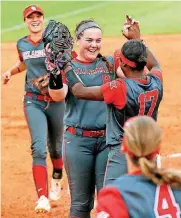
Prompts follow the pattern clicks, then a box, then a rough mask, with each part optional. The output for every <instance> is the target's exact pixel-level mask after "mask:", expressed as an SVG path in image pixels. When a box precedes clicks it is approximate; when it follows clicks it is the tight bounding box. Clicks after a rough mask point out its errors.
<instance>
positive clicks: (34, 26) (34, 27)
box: [25, 12, 44, 33]
mask: <svg viewBox="0 0 181 218" xmlns="http://www.w3.org/2000/svg"><path fill="white" fill-rule="evenodd" d="M43 22H44V17H43V15H42V14H40V13H37V12H34V13H32V14H30V15H29V16H28V17H26V18H25V24H26V26H27V27H28V29H29V30H30V32H32V33H38V32H41V31H42V30H43Z"/></svg>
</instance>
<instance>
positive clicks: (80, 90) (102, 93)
mask: <svg viewBox="0 0 181 218" xmlns="http://www.w3.org/2000/svg"><path fill="white" fill-rule="evenodd" d="M65 75H66V79H67V81H68V83H69V87H70V88H71V89H72V93H73V95H74V96H75V97H77V98H79V99H84V100H94V101H104V102H105V103H106V104H113V105H114V106H115V107H116V108H118V109H122V108H123V107H124V106H125V104H126V83H125V82H124V80H121V79H119V80H113V81H111V82H109V83H105V84H103V85H102V86H92V87H85V85H84V84H83V82H82V81H81V79H80V78H79V77H78V76H77V75H76V74H75V72H74V71H73V69H72V68H71V67H69V68H66V71H65Z"/></svg>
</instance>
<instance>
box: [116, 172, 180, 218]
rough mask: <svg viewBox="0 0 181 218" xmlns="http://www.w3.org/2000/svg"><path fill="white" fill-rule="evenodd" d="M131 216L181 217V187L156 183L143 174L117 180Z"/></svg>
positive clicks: (131, 217) (140, 217)
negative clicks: (175, 187)
mask: <svg viewBox="0 0 181 218" xmlns="http://www.w3.org/2000/svg"><path fill="white" fill-rule="evenodd" d="M114 185H115V186H116V187H117V188H118V190H119V191H120V193H121V196H122V197H123V199H124V201H125V203H126V206H127V210H128V212H129V216H130V218H181V189H173V188H171V187H170V186H167V185H161V186H159V185H156V184H154V183H153V182H152V181H150V180H148V179H147V178H146V177H144V176H142V175H125V176H122V177H120V178H119V179H118V180H116V181H115V183H114Z"/></svg>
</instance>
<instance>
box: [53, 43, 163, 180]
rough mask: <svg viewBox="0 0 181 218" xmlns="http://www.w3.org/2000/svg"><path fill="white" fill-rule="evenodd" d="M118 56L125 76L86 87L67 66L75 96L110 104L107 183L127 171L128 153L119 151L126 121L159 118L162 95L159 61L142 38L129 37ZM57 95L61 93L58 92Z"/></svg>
mask: <svg viewBox="0 0 181 218" xmlns="http://www.w3.org/2000/svg"><path fill="white" fill-rule="evenodd" d="M116 55H117V57H119V58H120V66H121V69H122V71H123V73H124V75H125V76H126V78H124V79H116V80H113V81H112V82H109V83H106V84H104V85H102V86H96V87H85V85H87V84H84V85H83V84H82V83H81V82H80V80H79V79H78V78H77V77H76V76H74V72H73V71H72V70H71V66H70V65H69V64H67V65H66V68H65V72H66V78H67V80H68V81H69V84H71V87H72V93H73V94H74V96H76V97H77V98H81V99H85V100H88V99H89V100H90V99H91V100H95V101H103V100H104V101H105V103H106V104H107V107H108V115H107V126H106V131H107V135H106V137H107V139H106V141H107V145H108V146H109V147H110V148H111V151H110V155H109V160H108V165H107V170H106V175H105V184H109V183H111V182H112V181H114V180H115V179H116V178H118V177H119V176H120V175H121V174H124V173H126V172H127V169H126V161H125V156H124V154H122V153H120V141H122V137H123V125H124V122H125V121H126V120H127V119H129V118H130V117H133V116H137V115H148V116H151V117H153V118H154V119H155V120H156V119H157V113H158V107H159V104H160V102H161V99H162V95H163V87H162V74H161V69H160V66H159V63H158V61H157V59H156V58H155V57H154V55H153V54H152V53H151V52H150V51H149V49H148V48H146V46H145V45H144V43H143V42H141V40H128V41H127V42H126V43H125V44H124V45H123V47H122V49H121V50H120V51H117V53H116ZM145 66H148V67H149V69H150V73H149V74H148V75H145V73H144V67H145ZM56 95H57V96H58V95H59V94H58V92H57V93H56Z"/></svg>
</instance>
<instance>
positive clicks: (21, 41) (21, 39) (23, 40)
mask: <svg viewBox="0 0 181 218" xmlns="http://www.w3.org/2000/svg"><path fill="white" fill-rule="evenodd" d="M27 38H28V36H24V37H22V38H20V39H18V41H17V45H20V44H22V43H24V42H25V41H26V39H27Z"/></svg>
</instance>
